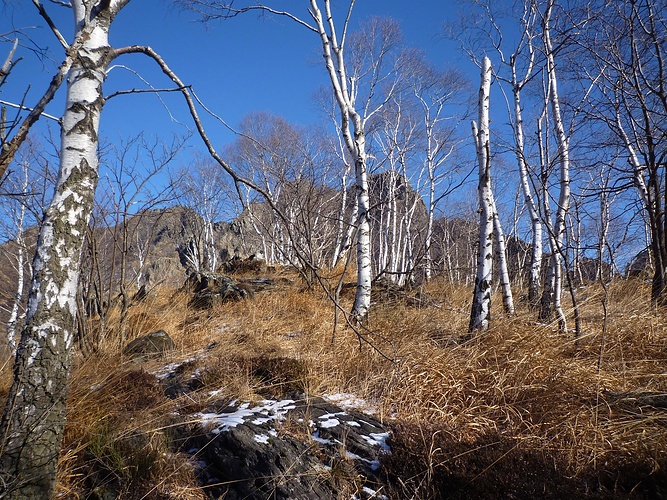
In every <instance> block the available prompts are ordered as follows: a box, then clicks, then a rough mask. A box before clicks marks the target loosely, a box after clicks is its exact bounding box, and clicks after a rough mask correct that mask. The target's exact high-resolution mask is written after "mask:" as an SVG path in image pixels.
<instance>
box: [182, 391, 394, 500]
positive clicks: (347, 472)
mask: <svg viewBox="0 0 667 500" xmlns="http://www.w3.org/2000/svg"><path fill="white" fill-rule="evenodd" d="M189 420H190V421H195V422H196V423H195V424H189V425H187V426H184V427H181V428H180V433H183V434H184V435H185V436H187V437H185V438H184V444H183V446H182V451H186V452H187V453H189V454H191V455H193V456H194V457H195V458H196V461H197V464H198V474H199V478H200V481H201V483H202V485H203V486H204V487H205V488H206V490H207V491H209V492H210V494H211V496H212V497H214V498H226V499H241V498H243V499H265V498H274V499H288V498H289V499H311V498H341V495H344V496H346V497H347V498H359V499H363V498H382V495H381V491H382V489H383V488H382V485H381V481H380V475H379V471H380V467H381V459H382V457H383V455H385V454H388V453H390V450H389V447H388V446H387V443H386V440H387V438H388V436H389V431H388V430H387V429H386V428H385V427H384V426H383V425H382V423H381V422H380V421H378V420H377V419H375V418H374V417H372V416H371V415H367V414H363V413H360V412H358V411H351V410H344V409H343V408H341V407H340V406H337V405H335V404H333V403H331V402H328V401H325V400H324V399H322V398H307V397H305V396H304V395H302V394H301V395H298V394H295V395H293V397H292V398H286V399H282V400H262V401H258V402H254V403H251V402H245V403H240V402H238V401H231V402H225V403H222V404H221V402H218V403H215V404H212V405H209V406H208V407H207V408H206V409H205V410H203V411H201V412H199V413H197V414H195V415H191V416H190V418H189ZM385 498H386V497H385Z"/></svg>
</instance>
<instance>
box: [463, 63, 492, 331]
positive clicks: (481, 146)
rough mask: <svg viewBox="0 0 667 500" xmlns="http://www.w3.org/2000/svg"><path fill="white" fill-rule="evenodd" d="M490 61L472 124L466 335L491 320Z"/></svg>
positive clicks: (480, 88) (482, 82) (483, 78)
mask: <svg viewBox="0 0 667 500" xmlns="http://www.w3.org/2000/svg"><path fill="white" fill-rule="evenodd" d="M491 72H492V68H491V60H490V59H489V58H488V57H484V59H482V72H481V76H480V80H481V81H480V87H479V101H478V122H475V121H473V122H472V135H473V139H474V141H475V150H476V152H477V163H478V167H479V183H478V185H477V196H478V201H479V240H478V242H479V247H478V250H477V277H476V279H475V290H474V292H473V301H472V310H471V312H470V325H469V327H468V331H469V332H473V331H475V330H486V329H487V328H488V327H489V320H490V319H491V284H492V279H493V220H494V215H493V214H494V205H495V202H494V200H493V193H492V191H491V169H490V167H491V158H490V154H491V147H490V136H489V100H490V90H491Z"/></svg>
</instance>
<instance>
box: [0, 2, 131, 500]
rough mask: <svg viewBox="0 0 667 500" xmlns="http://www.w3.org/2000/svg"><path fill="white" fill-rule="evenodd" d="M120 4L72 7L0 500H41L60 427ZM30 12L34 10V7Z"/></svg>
mask: <svg viewBox="0 0 667 500" xmlns="http://www.w3.org/2000/svg"><path fill="white" fill-rule="evenodd" d="M128 1H129V0H109V1H107V2H101V3H97V2H94V1H91V0H73V1H72V2H71V7H72V12H73V16H74V41H73V43H72V44H71V45H70V44H67V43H66V42H65V40H64V38H63V37H62V35H61V34H60V32H59V31H57V30H55V29H54V32H55V33H56V35H57V36H58V38H59V40H60V41H61V43H63V44H64V45H66V49H67V51H68V61H71V65H68V67H67V74H68V78H67V95H66V104H65V112H64V114H63V117H62V133H61V149H60V171H59V174H58V180H57V184H56V188H55V193H54V195H53V198H52V201H51V203H50V205H49V207H48V208H47V210H46V212H45V216H44V221H43V224H42V226H41V230H40V235H39V239H38V243H37V251H36V254H35V257H34V260H33V278H32V284H31V287H30V294H29V298H28V310H27V317H26V324H25V327H24V328H23V332H22V335H21V340H20V342H19V346H18V352H17V358H16V363H15V368H14V380H13V384H12V386H11V389H10V392H9V396H8V398H7V403H6V405H5V411H4V415H3V418H2V421H1V422H0V436H2V439H1V441H0V451H1V456H2V458H1V459H0V465H1V468H2V477H1V478H0V479H2V486H1V487H2V488H3V489H4V491H3V492H2V493H3V494H4V496H5V498H17V499H18V498H49V497H50V496H51V493H52V492H53V489H54V486H55V477H56V467H57V462H58V451H59V448H60V442H61V439H62V433H63V427H64V422H65V409H66V400H67V386H68V382H69V374H70V368H71V348H72V343H73V340H74V327H75V317H76V310H77V305H76V290H77V285H78V280H79V267H80V266H79V264H80V260H81V251H82V246H83V245H82V242H83V237H84V234H85V232H86V228H87V225H88V217H89V214H90V212H91V209H92V205H93V199H94V193H95V187H96V185H97V177H98V171H97V169H98V158H97V147H98V129H99V119H100V113H101V111H102V105H103V102H104V100H103V95H102V83H103V81H104V78H105V75H106V73H105V70H106V68H107V67H108V64H109V62H110V61H111V60H112V59H113V57H114V51H113V49H112V48H111V47H110V46H109V42H108V37H109V29H110V27H111V23H112V21H113V20H114V18H115V16H116V15H117V14H118V13H119V12H120V10H121V9H122V8H123V7H124V6H125V5H126V4H127V2H128ZM36 3H37V4H38V2H36Z"/></svg>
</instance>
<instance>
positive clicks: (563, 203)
mask: <svg viewBox="0 0 667 500" xmlns="http://www.w3.org/2000/svg"><path fill="white" fill-rule="evenodd" d="M554 3H555V2H554V0H550V1H549V4H548V6H547V10H546V12H545V14H544V29H543V42H544V48H545V51H546V57H547V75H548V78H549V101H550V102H551V112H552V115H553V122H554V131H555V134H556V142H557V143H558V157H559V163H560V196H559V198H558V209H557V210H556V221H555V224H554V238H555V242H556V248H555V249H554V250H555V252H554V258H555V261H554V264H555V266H557V269H556V273H555V276H556V282H555V286H554V309H555V311H556V313H557V314H558V316H559V317H560V318H561V322H562V323H564V319H565V314H564V313H563V310H562V307H561V300H560V292H561V289H562V276H561V269H560V268H561V260H560V259H561V256H560V254H559V253H558V251H557V249H559V248H563V240H564V238H565V220H566V217H567V213H568V209H569V204H570V151H569V144H568V139H567V135H566V134H565V126H564V125H563V118H562V115H561V111H560V99H559V96H558V79H557V78H556V64H555V61H554V50H553V46H552V42H551V28H550V27H549V22H550V20H551V13H552V10H553V6H554ZM562 326H563V327H565V325H564V324H563V325H562Z"/></svg>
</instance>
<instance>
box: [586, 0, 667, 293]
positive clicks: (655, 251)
mask: <svg viewBox="0 0 667 500" xmlns="http://www.w3.org/2000/svg"><path fill="white" fill-rule="evenodd" d="M589 7H590V15H589V22H588V23H587V25H586V28H587V29H586V30H585V31H584V32H583V34H584V35H585V36H584V37H583V40H582V42H581V44H580V48H581V51H580V52H579V54H580V55H582V57H581V60H580V61H577V62H579V63H581V64H580V65H579V66H578V69H579V76H580V77H581V78H582V80H585V81H586V82H587V84H593V85H594V86H595V88H596V92H592V93H591V94H590V95H589V98H588V104H589V106H590V107H591V110H590V113H591V114H590V115H589V116H590V118H592V119H594V120H596V122H597V123H600V124H602V125H604V126H605V127H607V129H608V130H609V131H610V132H611V133H612V134H613V137H614V138H615V142H616V144H617V145H618V146H619V147H620V148H622V150H623V151H624V152H625V154H624V156H625V162H624V165H622V166H620V168H621V169H622V172H623V177H622V180H624V182H623V184H620V185H622V186H625V187H633V188H634V189H635V190H636V196H637V198H638V199H639V202H640V203H641V206H642V209H643V211H644V213H645V217H646V220H647V222H648V227H649V233H650V241H649V251H650V257H651V258H650V260H651V262H652V264H653V272H654V274H653V280H652V289H651V299H652V301H653V303H655V304H659V305H665V304H667V217H665V206H666V201H665V181H666V179H667V174H666V167H665V165H667V147H666V146H667V85H666V84H665V82H666V81H667V74H666V71H667V70H666V63H667V38H666V36H665V34H666V33H667V20H666V19H665V15H664V2H657V3H656V2H653V1H649V0H637V1H633V2H617V3H614V2H602V1H599V2H597V1H595V2H593V1H592V2H590V3H589Z"/></svg>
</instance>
